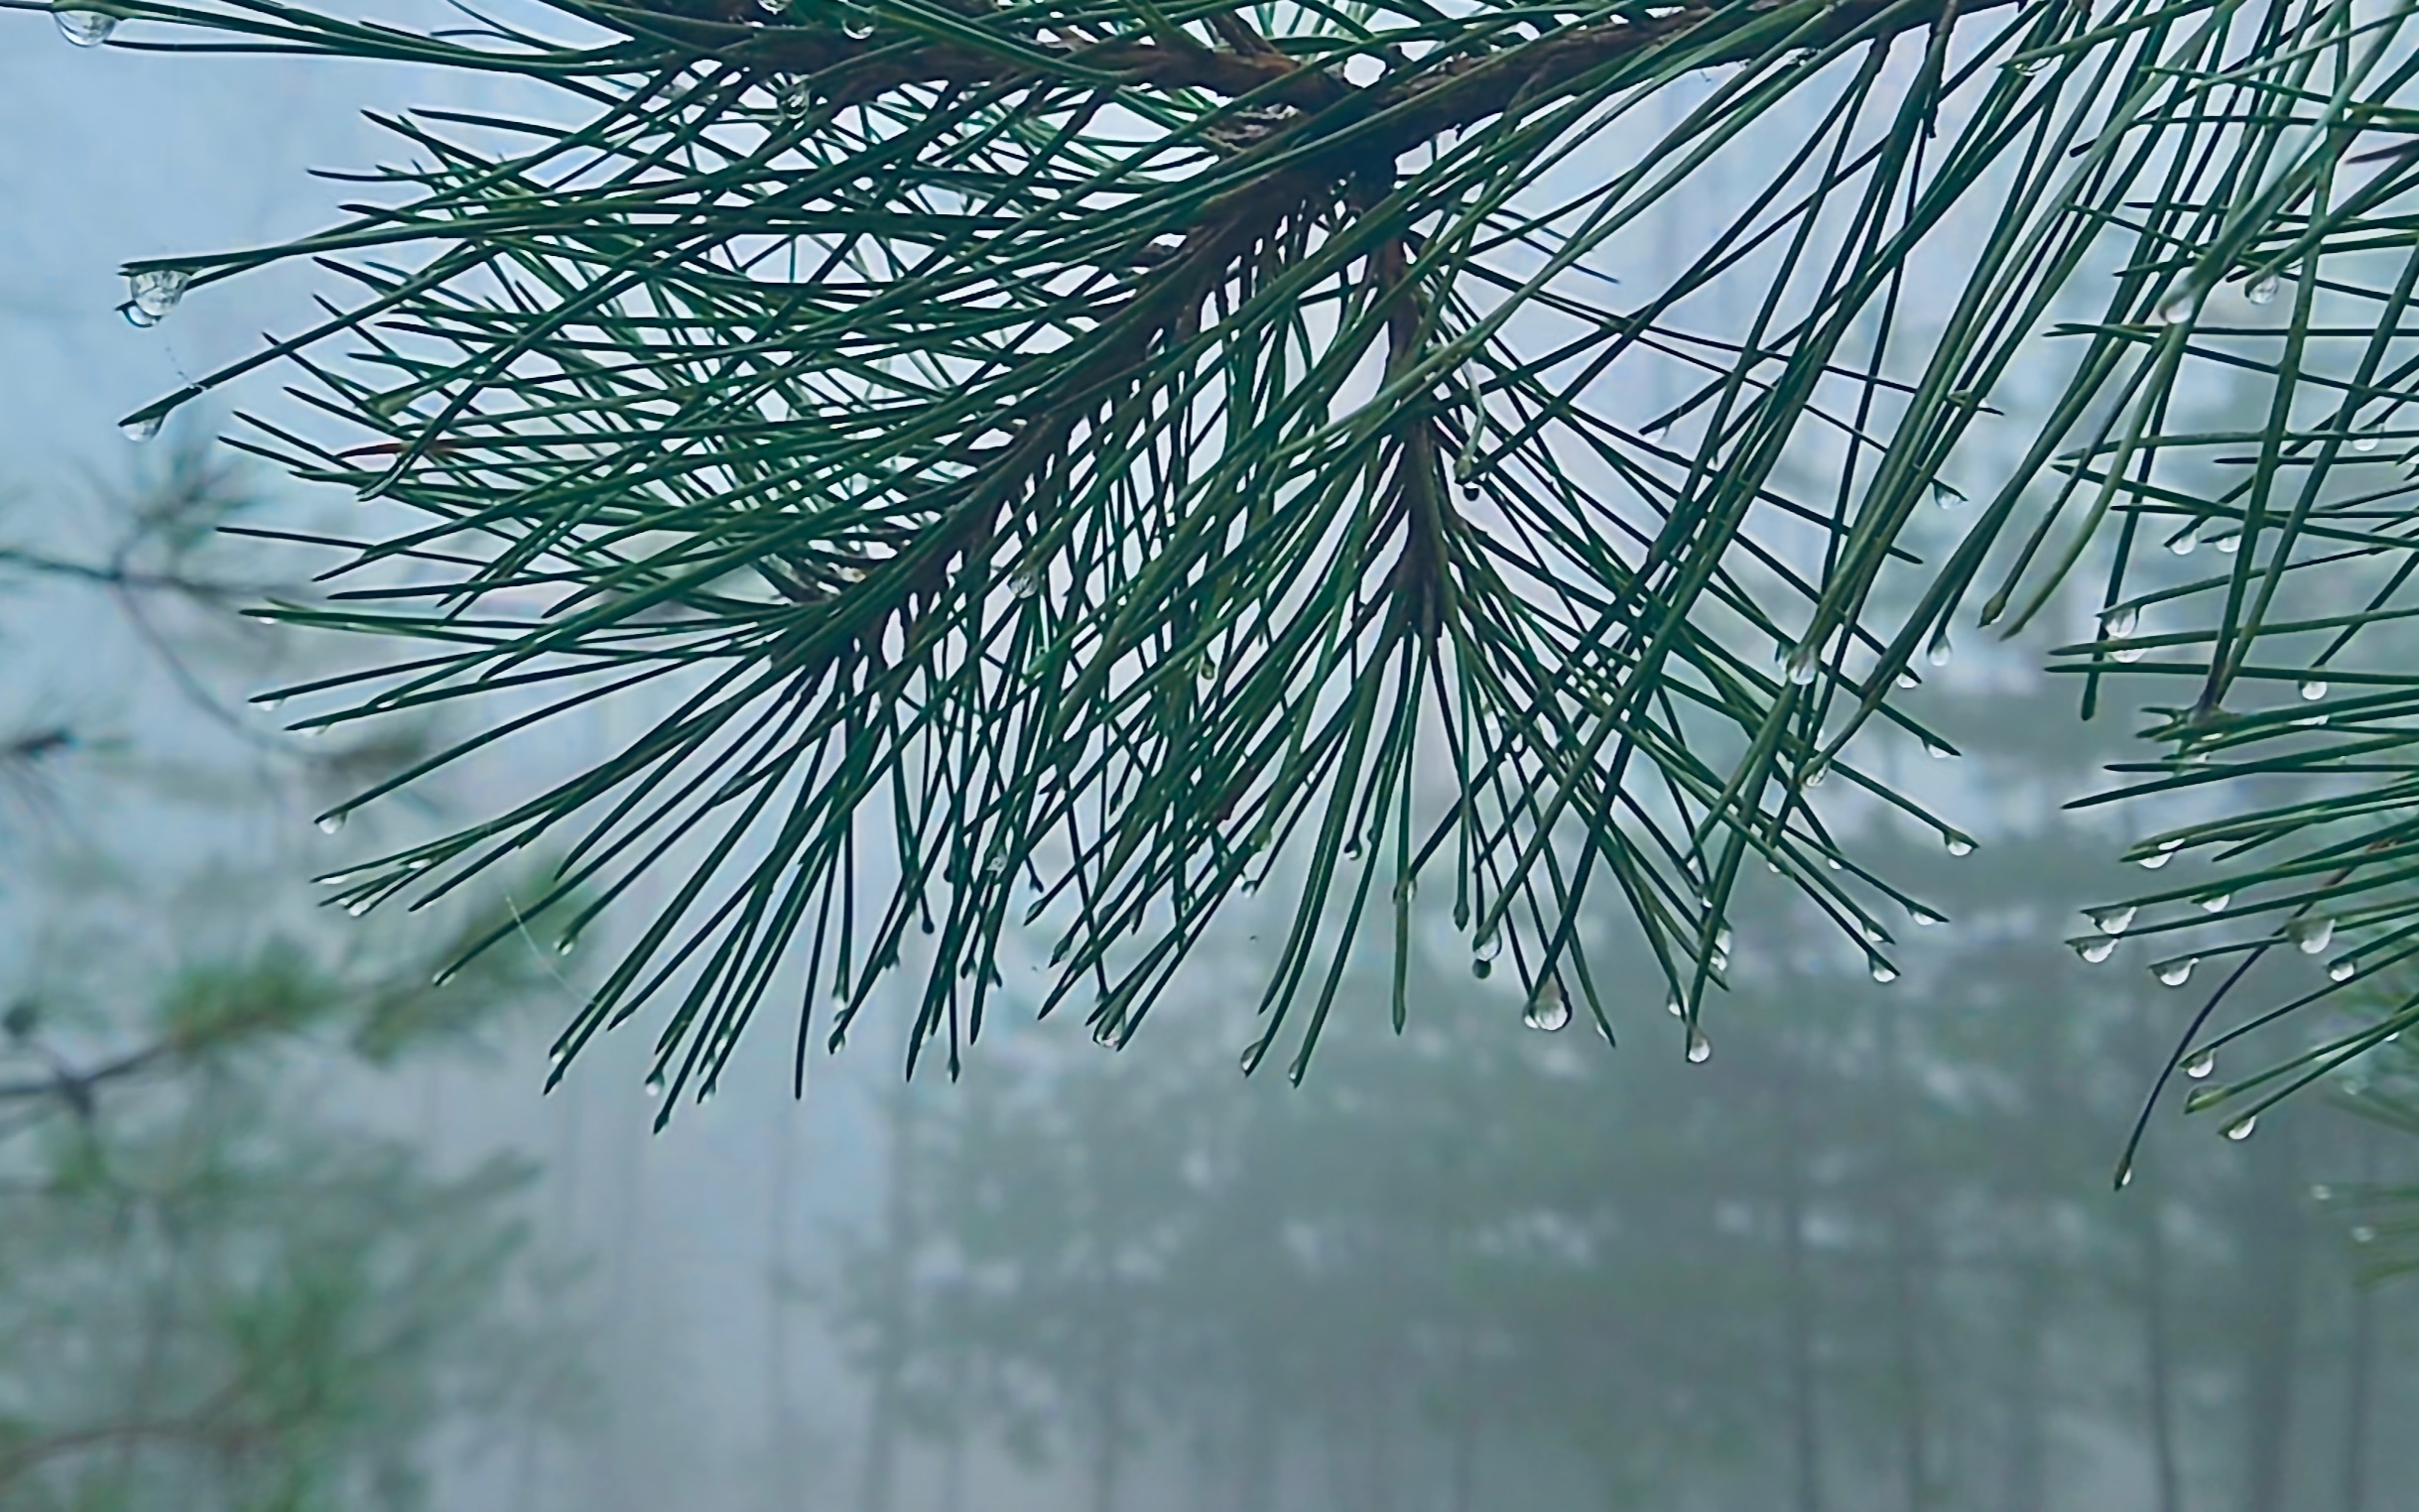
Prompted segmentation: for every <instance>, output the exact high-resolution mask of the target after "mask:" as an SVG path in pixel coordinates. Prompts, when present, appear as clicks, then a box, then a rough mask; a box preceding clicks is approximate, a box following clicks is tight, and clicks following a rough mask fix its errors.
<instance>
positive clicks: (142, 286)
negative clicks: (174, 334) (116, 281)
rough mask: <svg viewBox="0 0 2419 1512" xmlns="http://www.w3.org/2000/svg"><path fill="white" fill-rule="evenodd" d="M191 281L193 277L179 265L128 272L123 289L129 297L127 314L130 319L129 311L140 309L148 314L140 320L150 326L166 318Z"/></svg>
mask: <svg viewBox="0 0 2419 1512" xmlns="http://www.w3.org/2000/svg"><path fill="white" fill-rule="evenodd" d="M192 281H193V276H192V275H191V274H190V273H187V272H185V271H184V270H183V269H181V268H147V269H145V270H144V271H142V272H141V273H136V274H130V275H129V276H128V277H127V279H126V291H127V293H128V294H129V295H130V296H131V297H132V298H131V299H129V301H128V302H127V309H128V311H129V312H130V314H129V315H128V316H127V317H128V318H129V319H132V318H133V314H132V313H135V312H139V313H141V314H142V315H148V316H149V317H150V318H149V319H147V320H145V321H144V322H143V323H144V324H150V325H156V324H158V323H159V322H160V321H162V320H165V319H167V318H168V316H169V314H170V312H172V311H174V310H175V309H176V308H177V305H178V303H179V302H180V301H182V300H183V299H184V298H185V290H186V287H187V286H188V285H190V284H191V283H192Z"/></svg>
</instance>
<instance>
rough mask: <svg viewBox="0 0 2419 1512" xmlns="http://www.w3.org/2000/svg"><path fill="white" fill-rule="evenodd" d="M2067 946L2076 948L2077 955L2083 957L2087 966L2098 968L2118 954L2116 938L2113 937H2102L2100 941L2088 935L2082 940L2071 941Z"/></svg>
mask: <svg viewBox="0 0 2419 1512" xmlns="http://www.w3.org/2000/svg"><path fill="white" fill-rule="evenodd" d="M2067 944H2068V945H2072V946H2073V947H2074V950H2075V953H2076V954H2078V955H2080V956H2082V957H2083V958H2084V962H2085V964H2087V965H2094V966H2097V965H2099V964H2100V963H2101V961H2103V960H2106V959H2107V958H2108V957H2109V956H2110V955H2113V954H2114V953H2116V937H2115V936H2113V935H2102V936H2100V937H2099V938H2098V939H2095V938H2093V937H2092V936H2090V935H2086V936H2084V937H2083V938H2082V939H2081V940H2070V941H2068V942H2067Z"/></svg>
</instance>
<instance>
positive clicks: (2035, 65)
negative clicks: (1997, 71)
mask: <svg viewBox="0 0 2419 1512" xmlns="http://www.w3.org/2000/svg"><path fill="white" fill-rule="evenodd" d="M2049 65H2050V61H2049V60H2048V59H2046V58H2019V59H2015V60H2013V61H2011V62H2010V63H2008V64H2007V66H2008V67H2009V68H2011V69H2013V70H2014V71H2015V72H2016V73H2017V74H2018V75H2020V76H2022V77H2024V78H2031V77H2032V76H2033V75H2034V74H2036V73H2038V72H2040V71H2041V70H2042V69H2044V68H2046V67H2048V66H2049Z"/></svg>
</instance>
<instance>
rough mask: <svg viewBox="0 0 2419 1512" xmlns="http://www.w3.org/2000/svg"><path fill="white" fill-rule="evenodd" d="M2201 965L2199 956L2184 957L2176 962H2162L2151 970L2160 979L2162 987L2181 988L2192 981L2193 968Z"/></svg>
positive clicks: (2180, 957)
mask: <svg viewBox="0 0 2419 1512" xmlns="http://www.w3.org/2000/svg"><path fill="white" fill-rule="evenodd" d="M2200 963H2201V958H2200V957H2199V956H2197V955H2184V956H2179V957H2178V958H2176V959H2174V960H2162V961H2160V962H2159V963H2158V964H2157V965H2155V966H2152V967H2151V968H2150V969H2151V972H2152V974H2154V975H2155V976H2157V977H2158V979H2159V985H2160V986H2162V987H2181V986H2183V985H2184V984H2185V983H2186V982H2188V981H2191V980H2192V968H2193V967H2194V966H2196V965H2199V964H2200Z"/></svg>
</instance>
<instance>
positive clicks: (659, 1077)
mask: <svg viewBox="0 0 2419 1512" xmlns="http://www.w3.org/2000/svg"><path fill="white" fill-rule="evenodd" d="M647 1095H648V1096H649V1097H651V1098H652V1097H661V1096H663V1095H664V1073H663V1072H662V1071H649V1072H647Z"/></svg>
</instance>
